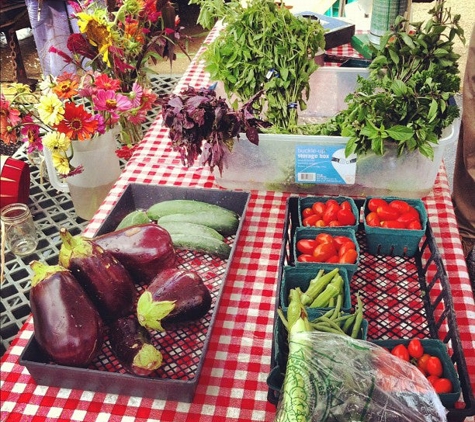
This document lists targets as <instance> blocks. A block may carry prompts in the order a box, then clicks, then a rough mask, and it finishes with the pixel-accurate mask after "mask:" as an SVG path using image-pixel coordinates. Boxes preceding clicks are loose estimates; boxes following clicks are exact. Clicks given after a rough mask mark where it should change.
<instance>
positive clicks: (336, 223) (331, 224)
mask: <svg viewBox="0 0 475 422" xmlns="http://www.w3.org/2000/svg"><path fill="white" fill-rule="evenodd" d="M342 225H343V224H341V223H340V221H339V220H332V221H330V222H329V223H328V224H327V226H328V227H341V226H342Z"/></svg>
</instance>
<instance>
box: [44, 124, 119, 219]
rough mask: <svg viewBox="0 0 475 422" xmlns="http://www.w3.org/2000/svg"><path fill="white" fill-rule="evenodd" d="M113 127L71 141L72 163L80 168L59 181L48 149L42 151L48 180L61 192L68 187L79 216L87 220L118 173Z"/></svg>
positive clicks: (65, 190) (102, 199)
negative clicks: (80, 166)
mask: <svg viewBox="0 0 475 422" xmlns="http://www.w3.org/2000/svg"><path fill="white" fill-rule="evenodd" d="M115 134H116V131H115V130H109V131H107V132H106V133H105V134H103V135H99V136H97V137H95V138H93V139H91V140H88V141H73V149H74V156H73V158H72V160H71V165H72V166H74V167H77V166H79V165H82V167H83V171H82V172H81V173H79V174H77V175H74V176H70V177H67V178H66V179H65V182H61V181H60V180H59V178H58V175H57V173H56V171H55V169H54V166H53V164H52V160H51V153H50V152H49V151H45V152H46V154H45V156H46V164H47V168H48V174H49V178H50V181H51V184H52V185H53V186H54V187H55V188H56V189H59V190H61V191H63V192H67V191H69V193H70V195H71V199H72V201H73V205H74V209H75V211H76V214H77V215H78V217H80V218H83V219H84V220H90V219H91V218H92V217H93V216H94V214H95V212H96V211H97V209H98V208H99V206H100V205H101V203H102V201H104V199H105V197H106V196H107V194H108V193H109V191H110V189H111V188H112V186H113V185H114V183H115V182H116V180H117V179H118V177H119V176H120V172H121V169H120V163H119V158H118V157H117V155H116V153H115V150H116V148H117V141H116V137H115Z"/></svg>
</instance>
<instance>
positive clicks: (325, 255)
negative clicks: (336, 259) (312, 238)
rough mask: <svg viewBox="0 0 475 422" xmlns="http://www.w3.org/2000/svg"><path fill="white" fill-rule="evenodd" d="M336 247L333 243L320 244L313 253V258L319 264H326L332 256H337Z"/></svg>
mask: <svg viewBox="0 0 475 422" xmlns="http://www.w3.org/2000/svg"><path fill="white" fill-rule="evenodd" d="M336 254H337V253H336V249H335V246H333V242H331V243H320V244H319V245H317V246H316V248H315V249H314V251H313V257H314V258H315V259H316V261H317V262H326V261H327V260H328V259H329V258H330V257H331V256H333V255H336Z"/></svg>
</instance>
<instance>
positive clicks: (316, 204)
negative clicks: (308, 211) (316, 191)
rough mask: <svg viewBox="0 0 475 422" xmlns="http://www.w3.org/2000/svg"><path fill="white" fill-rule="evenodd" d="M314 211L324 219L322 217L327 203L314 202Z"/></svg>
mask: <svg viewBox="0 0 475 422" xmlns="http://www.w3.org/2000/svg"><path fill="white" fill-rule="evenodd" d="M312 211H313V212H314V213H315V214H318V215H319V216H320V218H322V217H321V216H322V215H323V213H324V212H325V203H324V202H318V201H317V202H314V204H313V205H312Z"/></svg>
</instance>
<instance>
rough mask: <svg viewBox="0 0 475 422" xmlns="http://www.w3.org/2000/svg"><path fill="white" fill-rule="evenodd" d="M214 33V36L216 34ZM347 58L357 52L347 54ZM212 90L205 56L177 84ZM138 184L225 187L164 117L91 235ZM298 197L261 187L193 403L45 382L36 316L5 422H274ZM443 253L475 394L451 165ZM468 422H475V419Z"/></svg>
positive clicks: (27, 331) (7, 394) (442, 218)
mask: <svg viewBox="0 0 475 422" xmlns="http://www.w3.org/2000/svg"><path fill="white" fill-rule="evenodd" d="M211 36H212V34H211ZM345 54H347V52H346V51H345ZM207 84H209V79H208V76H207V74H206V73H205V72H204V71H203V66H202V64H201V63H200V62H199V61H197V60H195V61H193V62H192V63H191V65H190V67H189V68H188V70H187V71H186V73H185V75H184V76H183V78H182V79H181V81H180V82H179V84H178V86H177V87H176V91H179V90H181V88H183V87H185V86H187V85H192V86H206V85H207ZM130 183H142V184H149V185H172V186H182V187H187V188H204V189H208V188H218V186H217V184H216V182H215V178H214V176H213V174H211V173H210V171H209V170H208V169H206V168H199V167H193V168H190V169H186V168H183V166H182V165H181V162H180V160H179V158H178V156H177V154H176V153H175V152H173V151H172V149H171V147H170V145H169V141H168V137H167V129H165V128H164V127H163V126H162V124H161V120H160V119H157V120H156V122H155V123H154V124H153V125H152V126H151V128H150V130H149V132H148V133H147V135H146V136H145V138H144V141H143V142H142V143H141V144H140V146H139V148H138V150H137V151H136V153H135V154H134V156H133V157H132V159H131V160H130V161H129V163H128V165H127V166H126V168H125V170H124V172H123V174H122V175H121V177H120V179H119V180H118V182H117V183H116V184H115V186H114V187H113V188H112V190H111V191H110V193H109V195H108V196H107V198H106V200H105V201H104V203H103V204H102V206H101V207H100V209H99V210H98V212H97V213H96V215H95V216H94V218H93V219H92V220H91V221H90V223H89V224H88V225H87V227H86V229H85V232H84V233H85V234H86V235H88V236H93V235H94V234H95V233H96V232H97V230H98V229H99V228H100V226H101V224H102V222H103V221H104V220H105V219H106V217H107V216H108V214H109V212H110V211H111V209H112V208H113V206H114V204H116V202H117V201H118V199H119V198H120V197H121V195H122V193H123V192H124V190H125V189H126V187H127V186H128V185H129V184H130ZM289 196H290V194H289V193H281V192H270V191H251V192H250V200H249V204H248V207H247V212H246V214H245V220H244V223H243V226H242V230H241V233H240V236H239V239H238V241H237V244H236V245H235V254H234V258H233V260H232V262H231V264H230V267H229V271H228V275H227V279H226V281H225V286H224V289H223V292H222V297H221V302H220V305H219V308H218V310H217V315H216V319H215V324H214V328H213V331H212V335H211V339H210V343H209V347H208V350H207V354H206V358H205V361H204V366H203V370H202V373H201V377H200V379H199V383H198V387H197V390H196V393H195V396H194V399H193V400H192V402H191V403H185V402H178V401H172V400H156V399H151V398H143V397H130V396H123V395H116V394H106V393H102V392H96V391H83V390H74V389H68V388H58V387H48V386H43V385H38V384H37V383H36V382H35V381H34V379H33V378H32V377H31V376H30V374H29V373H28V371H27V370H26V368H24V367H23V366H21V365H20V364H19V357H20V355H21V353H22V352H23V350H24V348H25V347H26V345H27V343H28V341H29V339H30V337H31V336H32V333H33V321H32V317H29V318H28V320H27V321H26V323H25V324H24V326H23V327H22V329H21V330H20V332H19V334H18V336H17V338H16V339H15V340H14V341H13V342H12V344H11V347H10V348H9V349H8V350H7V352H6V354H5V355H4V356H3V358H2V363H1V380H2V386H1V416H0V419H1V420H2V421H8V422H10V421H25V420H28V421H29V420H32V421H33V420H34V421H41V420H50V421H93V420H97V421H119V420H122V421H142V420H143V421H145V420H148V421H224V420H226V421H272V420H273V418H274V416H275V406H274V405H272V404H271V403H269V401H268V397H267V392H268V387H267V384H266V378H267V376H268V374H269V370H270V357H271V347H272V336H273V322H274V311H275V309H274V307H275V299H276V298H275V293H276V282H277V277H278V270H279V258H280V245H281V244H282V236H283V229H284V220H285V210H286V200H287V198H288V197H289ZM423 200H424V204H425V206H426V208H427V211H428V216H429V221H430V224H431V226H432V230H433V233H434V236H435V239H436V242H437V246H438V248H439V251H440V253H441V255H442V257H443V261H444V264H445V269H446V271H447V273H448V277H449V280H450V288H451V293H452V298H453V302H454V308H455V310H456V314H457V323H458V329H459V333H460V338H461V341H462V345H463V350H464V356H465V360H466V364H467V368H468V373H469V377H470V383H471V386H472V390H473V389H475V324H474V323H473V321H475V304H474V300H473V296H472V292H471V287H470V282H469V278H468V273H467V268H466V264H465V261H464V258H463V254H462V248H461V243H460V240H459V236H458V229H457V225H456V220H455V216H454V211H453V207H452V203H451V199H450V190H449V186H448V182H447V177H446V172H445V168H444V166H443V164H442V165H441V167H440V171H439V174H438V176H437V179H436V181H435V185H434V188H433V191H432V192H431V193H430V194H429V195H428V196H427V197H425V198H423ZM472 406H473V403H472ZM465 420H466V421H470V420H473V418H466V419H465Z"/></svg>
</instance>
